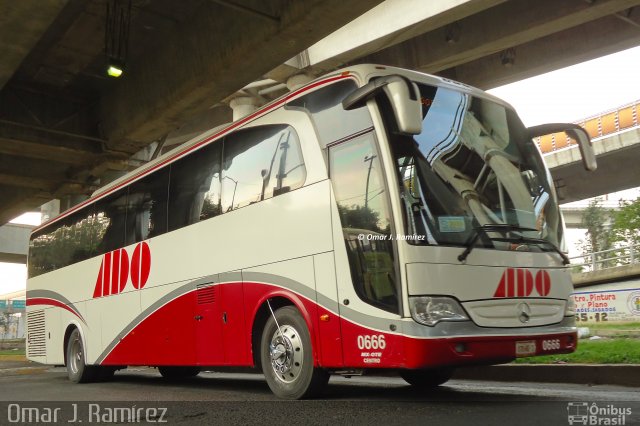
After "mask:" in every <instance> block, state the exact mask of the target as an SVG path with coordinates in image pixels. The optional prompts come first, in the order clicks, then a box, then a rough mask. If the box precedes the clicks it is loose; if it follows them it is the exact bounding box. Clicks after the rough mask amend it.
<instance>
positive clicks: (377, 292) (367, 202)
mask: <svg viewBox="0 0 640 426" xmlns="http://www.w3.org/2000/svg"><path fill="white" fill-rule="evenodd" d="M329 162H330V163H329V164H330V171H331V181H332V184H333V191H334V193H335V196H336V202H337V203H338V212H339V214H340V221H341V223H342V232H343V234H344V239H345V245H346V248H347V256H348V257H349V267H350V269H351V278H352V280H353V285H354V287H355V290H356V293H358V296H359V297H360V298H361V299H362V300H364V301H365V302H367V303H370V304H372V305H374V306H377V307H379V308H382V309H384V310H387V311H390V312H398V306H399V304H398V289H397V286H396V282H395V279H394V277H395V268H394V252H393V242H392V238H391V209H390V206H389V205H388V201H387V193H386V187H385V181H384V177H383V172H382V165H381V163H380V156H379V153H378V152H377V149H376V144H375V139H374V137H373V133H372V132H370V133H368V134H365V135H362V136H360V137H357V138H355V139H352V140H350V141H348V142H344V143H340V144H338V145H334V146H331V147H330V148H329Z"/></svg>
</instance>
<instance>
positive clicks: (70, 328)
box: [62, 321, 87, 366]
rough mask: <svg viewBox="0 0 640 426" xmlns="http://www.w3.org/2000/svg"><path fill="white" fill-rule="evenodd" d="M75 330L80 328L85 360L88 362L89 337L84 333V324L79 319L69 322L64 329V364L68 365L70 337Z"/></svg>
mask: <svg viewBox="0 0 640 426" xmlns="http://www.w3.org/2000/svg"><path fill="white" fill-rule="evenodd" d="M73 330H78V333H80V339H82V347H83V348H84V351H83V352H84V362H85V364H87V339H86V338H85V335H84V330H83V329H82V326H80V324H79V323H78V322H77V321H71V322H69V324H67V327H66V328H65V330H64V338H63V339H62V353H63V356H64V365H65V366H66V365H67V344H68V343H69V338H70V337H71V333H73Z"/></svg>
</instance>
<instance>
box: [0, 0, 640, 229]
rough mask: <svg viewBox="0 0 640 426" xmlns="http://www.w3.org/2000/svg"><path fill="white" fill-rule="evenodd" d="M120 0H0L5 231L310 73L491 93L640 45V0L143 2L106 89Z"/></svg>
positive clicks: (0, 219)
mask: <svg viewBox="0 0 640 426" xmlns="http://www.w3.org/2000/svg"><path fill="white" fill-rule="evenodd" d="M123 3H124V4H126V3H127V1H126V0H97V1H92V2H84V1H81V0H49V1H44V2H43V1H41V0H23V1H20V2H15V1H11V0H0V10H2V11H3V14H2V17H0V23H2V25H0V56H1V57H2V58H3V61H2V64H1V65H0V154H1V157H0V223H5V222H7V221H8V220H9V219H11V218H12V217H15V216H17V215H18V214H19V213H22V212H24V211H26V210H29V209H31V208H34V207H37V206H39V205H41V204H43V203H44V202H46V201H48V200H50V199H53V198H65V199H66V200H67V203H68V202H69V200H74V199H80V198H82V197H83V196H86V194H88V193H90V192H91V191H92V190H93V189H95V188H96V187H98V186H100V185H104V184H105V183H106V182H108V181H109V180H110V179H113V177H115V176H117V174H118V173H120V172H122V171H126V170H129V169H130V168H132V167H135V166H137V165H139V164H140V161H144V158H143V159H142V160H139V159H134V160H132V159H131V155H132V154H134V153H136V152H138V151H140V150H141V149H143V148H145V147H148V146H150V144H152V143H157V145H156V146H161V145H162V143H163V142H164V141H165V140H166V139H170V138H173V139H174V141H180V140H184V139H185V137H184V136H183V135H184V134H190V133H193V132H197V131H200V130H202V129H204V128H210V127H213V126H215V125H218V124H220V123H222V122H225V121H229V120H230V119H231V110H230V108H229V105H228V103H229V101H231V100H232V98H234V97H236V96H251V97H253V98H254V100H255V102H265V101H268V100H269V99H270V98H272V97H273V96H276V95H278V94H280V93H282V92H281V90H283V89H284V87H285V86H284V85H283V84H282V83H286V81H287V79H288V78H289V77H291V76H293V75H296V74H299V73H305V74H309V75H312V76H313V75H317V74H320V73H323V72H324V71H327V70H330V69H333V68H335V67H338V66H341V65H343V64H349V63H355V62H371V61H374V62H381V63H386V64H389V65H399V66H404V67H409V68H414V69H419V70H422V71H426V72H432V73H434V72H437V73H440V74H442V75H444V76H448V77H453V78H456V79H459V80H461V81H464V82H467V83H470V84H474V85H477V86H479V87H482V88H491V87H494V86H496V85H499V84H504V83H507V82H510V81H515V80H518V79H521V78H524V77H528V76H530V75H534V74H538V73H541V72H547V71H551V70H553V69H556V68H559V67H562V66H567V65H571V64H573V63H577V62H580V61H584V60H587V59H591V58H594V57H597V56H601V55H604V54H607V53H612V52H615V51H619V50H622V49H625V48H628V47H632V46H636V45H638V44H640V31H638V27H639V26H640V8H638V7H637V6H638V5H639V4H640V0H598V1H581V0H572V1H563V2H557V1H555V0H536V1H533V0H510V1H505V0H451V1H448V2H425V1H422V0H387V1H385V2H383V3H381V4H380V5H379V6H378V7H375V6H376V5H378V4H379V3H380V0H344V1H338V0H324V1H320V0H306V1H296V2H287V1H284V0H263V1H257V0H243V1H236V0H184V1H181V2H175V1H171V0H154V1H153V2H139V1H133V2H132V7H131V9H130V14H129V15H128V16H130V20H129V23H130V26H129V34H130V37H129V40H128V43H127V46H128V55H127V57H126V65H127V67H126V71H125V75H124V77H122V78H120V79H117V80H115V79H107V78H106V77H105V75H104V69H105V61H106V58H105V54H104V51H105V43H106V41H105V33H108V31H107V32H105V26H106V23H107V20H108V14H107V13H106V10H107V5H110V7H116V6H117V5H119V4H123ZM374 7H375V8H374ZM372 8H374V9H372ZM365 12H366V14H365V15H363V16H361V15H362V14H363V13H365ZM359 16H361V17H360V18H358V19H356V18H357V17H359ZM354 19H355V20H354ZM346 24H348V25H346ZM345 25H346V26H345ZM290 58H291V59H290ZM256 80H258V81H257V82H255V81H256ZM252 82H253V83H252ZM181 135H182V136H181ZM63 204H64V203H63Z"/></svg>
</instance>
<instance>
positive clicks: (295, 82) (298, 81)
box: [287, 74, 313, 91]
mask: <svg viewBox="0 0 640 426" xmlns="http://www.w3.org/2000/svg"><path fill="white" fill-rule="evenodd" d="M311 80H313V78H312V77H310V76H308V75H306V74H296V75H292V76H291V77H289V78H288V79H287V89H289V90H290V91H291V90H296V89H297V88H299V87H302V86H304V85H305V84H307V83H308V82H310V81H311Z"/></svg>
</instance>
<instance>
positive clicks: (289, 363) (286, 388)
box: [260, 306, 329, 399]
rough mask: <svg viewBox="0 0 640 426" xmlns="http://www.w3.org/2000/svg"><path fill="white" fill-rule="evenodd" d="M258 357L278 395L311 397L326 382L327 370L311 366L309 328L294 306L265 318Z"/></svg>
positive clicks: (311, 351)
mask: <svg viewBox="0 0 640 426" xmlns="http://www.w3.org/2000/svg"><path fill="white" fill-rule="evenodd" d="M276 321H277V324H278V325H279V326H280V328H278V325H276ZM260 360H261V362H262V372H263V373H264V376H265V378H266V380H267V384H268V385H269V388H271V391H272V392H273V393H274V394H275V395H276V396H278V397H280V398H285V399H301V398H310V397H313V396H315V395H317V394H319V393H320V392H321V391H322V389H323V388H324V387H325V385H326V384H327V382H328V381H329V373H327V372H326V371H325V370H323V369H321V368H315V367H314V365H313V348H312V347H311V336H310V334H309V329H308V328H307V324H306V322H305V321H304V319H303V318H302V316H301V315H300V312H298V310H297V309H296V308H295V307H293V306H285V307H283V308H280V309H278V310H277V311H276V312H275V319H274V316H271V317H269V319H268V320H267V323H266V324H265V327H264V331H263V333H262V342H261V345H260Z"/></svg>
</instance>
